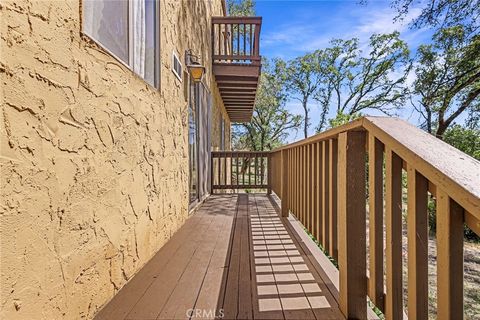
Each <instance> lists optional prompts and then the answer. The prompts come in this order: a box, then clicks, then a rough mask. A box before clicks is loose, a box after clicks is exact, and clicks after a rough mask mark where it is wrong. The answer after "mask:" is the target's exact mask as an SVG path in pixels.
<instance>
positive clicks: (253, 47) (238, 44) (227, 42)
mask: <svg viewBox="0 0 480 320" xmlns="http://www.w3.org/2000/svg"><path fill="white" fill-rule="evenodd" d="M261 25H262V18H261V17H214V18H212V43H213V63H214V64H252V65H260V41H259V40H260V28H261Z"/></svg>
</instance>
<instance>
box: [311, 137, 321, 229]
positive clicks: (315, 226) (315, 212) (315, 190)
mask: <svg viewBox="0 0 480 320" xmlns="http://www.w3.org/2000/svg"><path fill="white" fill-rule="evenodd" d="M312 161H313V165H312V188H313V189H312V199H313V207H312V230H311V233H312V235H313V236H314V237H317V233H318V204H319V201H318V180H317V177H318V161H319V159H318V143H313V144H312Z"/></svg>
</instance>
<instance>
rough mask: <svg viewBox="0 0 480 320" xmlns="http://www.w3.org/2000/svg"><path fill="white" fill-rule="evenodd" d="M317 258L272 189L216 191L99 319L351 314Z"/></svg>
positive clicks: (105, 309)
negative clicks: (269, 193) (280, 207)
mask: <svg viewBox="0 0 480 320" xmlns="http://www.w3.org/2000/svg"><path fill="white" fill-rule="evenodd" d="M314 259H315V258H314V257H313V256H312V254H311V253H310V251H309V250H308V248H307V247H306V246H305V245H304V244H303V243H302V240H301V239H300V238H299V237H298V235H297V234H296V231H295V230H294V229H293V228H292V227H291V226H289V222H288V220H287V219H286V218H281V217H279V215H278V210H277V209H276V208H275V207H274V204H273V203H272V201H271V200H270V198H269V197H268V196H266V195H261V194H239V195H215V196H211V197H210V198H208V199H207V200H206V202H205V203H204V204H203V205H202V206H201V207H200V208H199V209H198V211H197V213H196V214H195V215H194V216H192V217H191V218H189V219H188V220H187V222H186V223H185V225H184V226H183V227H182V228H181V229H180V230H179V231H178V232H177V233H176V234H175V235H174V236H173V237H172V238H171V239H170V241H169V242H168V243H167V244H165V246H164V247H162V248H161V249H160V250H159V252H158V253H157V254H156V255H155V256H154V257H153V258H152V259H151V261H150V262H148V263H147V264H146V265H145V267H144V268H143V269H142V270H140V271H139V272H138V273H137V274H136V275H135V276H134V277H133V279H131V280H130V282H129V283H128V284H127V285H125V287H124V288H122V289H121V290H120V291H119V293H118V294H117V295H116V296H115V297H114V298H113V299H112V301H110V302H109V303H108V304H107V305H106V306H105V307H104V308H103V309H102V310H101V311H100V312H99V313H98V315H97V316H96V319H97V320H100V319H130V320H139V319H142V320H145V319H185V318H188V316H189V315H191V319H200V318H201V319H213V318H215V317H217V318H222V316H223V319H344V317H343V315H342V314H341V313H340V311H339V309H338V303H337V299H336V292H331V291H332V289H331V288H330V287H329V286H327V285H326V284H325V280H324V278H325V277H324V276H323V275H322V270H321V268H320V267H319V265H318V264H315V263H314ZM319 268H320V270H319ZM327 283H328V281H327ZM188 310H193V311H191V312H193V313H188V312H187V311H188Z"/></svg>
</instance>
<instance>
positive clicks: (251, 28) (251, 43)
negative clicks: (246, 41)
mask: <svg viewBox="0 0 480 320" xmlns="http://www.w3.org/2000/svg"><path fill="white" fill-rule="evenodd" d="M252 31H253V25H252V24H250V55H251V56H253V37H252Z"/></svg>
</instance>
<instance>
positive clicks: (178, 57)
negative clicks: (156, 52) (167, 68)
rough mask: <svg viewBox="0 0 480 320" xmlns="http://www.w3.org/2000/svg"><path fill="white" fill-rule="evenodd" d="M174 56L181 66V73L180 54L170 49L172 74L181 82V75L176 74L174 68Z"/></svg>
mask: <svg viewBox="0 0 480 320" xmlns="http://www.w3.org/2000/svg"><path fill="white" fill-rule="evenodd" d="M175 58H176V59H177V61H178V63H179V64H180V66H181V67H182V72H181V73H183V70H184V69H183V64H182V60H180V56H179V55H178V54H177V52H176V51H175V50H173V51H172V72H173V74H174V75H175V76H176V77H177V79H178V80H180V82H182V81H183V80H182V75H180V74H178V72H177V70H175Z"/></svg>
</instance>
